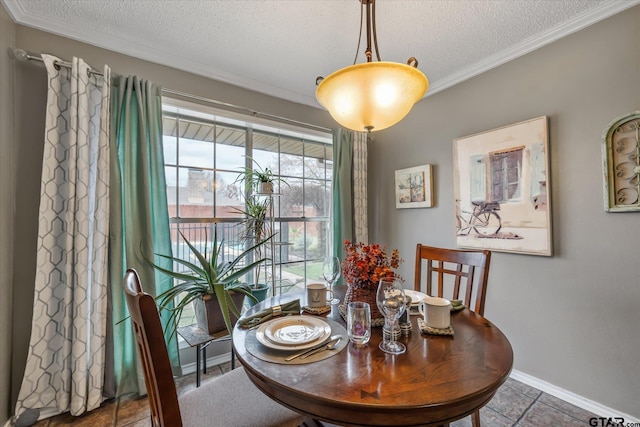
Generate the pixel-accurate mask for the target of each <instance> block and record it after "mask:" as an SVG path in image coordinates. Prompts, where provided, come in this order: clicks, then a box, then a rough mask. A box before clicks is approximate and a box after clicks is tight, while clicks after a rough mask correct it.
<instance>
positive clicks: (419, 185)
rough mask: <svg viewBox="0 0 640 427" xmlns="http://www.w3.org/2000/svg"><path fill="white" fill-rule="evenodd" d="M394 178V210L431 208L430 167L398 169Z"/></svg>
mask: <svg viewBox="0 0 640 427" xmlns="http://www.w3.org/2000/svg"><path fill="white" fill-rule="evenodd" d="M395 178H396V208H398V209H403V208H430V207H431V206H433V196H432V194H433V192H432V191H431V165H422V166H416V167H413V168H407V169H398V170H397V171H396V172H395Z"/></svg>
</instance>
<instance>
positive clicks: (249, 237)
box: [236, 197, 274, 305]
mask: <svg viewBox="0 0 640 427" xmlns="http://www.w3.org/2000/svg"><path fill="white" fill-rule="evenodd" d="M270 204H271V202H270V200H269V199H268V198H265V197H248V198H246V200H245V209H244V210H243V209H238V208H236V210H237V211H238V212H240V213H242V214H244V215H245V218H244V219H243V220H242V221H241V222H240V223H239V224H238V225H239V226H240V227H242V228H243V230H242V232H241V233H240V237H241V238H242V240H244V241H246V242H249V244H251V245H253V246H252V247H253V248H254V249H253V252H254V258H255V259H262V260H266V257H264V256H263V255H264V245H263V243H264V242H266V241H267V240H269V239H271V238H273V237H274V235H273V234H271V230H270V222H269V219H268V218H267V216H268V214H269V208H270ZM262 267H263V266H262V265H261V264H258V265H256V266H255V268H254V275H253V284H251V285H250V288H251V293H252V295H253V296H254V297H255V298H256V301H252V300H249V304H250V305H253V304H255V303H256V302H259V301H262V300H264V299H265V297H266V296H267V291H268V290H269V286H268V285H267V284H266V283H261V282H260V275H261V272H262V271H261V270H262ZM265 279H266V271H265Z"/></svg>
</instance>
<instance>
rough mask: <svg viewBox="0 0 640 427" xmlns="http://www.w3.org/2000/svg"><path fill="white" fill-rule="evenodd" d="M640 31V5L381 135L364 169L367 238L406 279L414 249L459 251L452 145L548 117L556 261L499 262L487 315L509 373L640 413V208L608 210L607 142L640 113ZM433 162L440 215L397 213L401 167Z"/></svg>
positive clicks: (437, 99) (476, 82)
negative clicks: (617, 124) (501, 340)
mask: <svg viewBox="0 0 640 427" xmlns="http://www.w3.org/2000/svg"><path fill="white" fill-rule="evenodd" d="M638 22H640V6H636V7H634V8H632V9H630V10H628V11H625V12H623V13H621V14H619V15H616V16H613V17H612V18H609V19H607V20H605V21H603V22H600V23H598V24H595V25H594V26H592V27H590V28H587V29H585V30H582V31H580V32H578V33H576V34H573V35H571V36H569V37H567V38H564V39H562V40H559V41H557V42H555V43H553V44H551V45H548V46H546V47H543V48H541V49H539V50H537V51H535V52H532V53H530V54H528V55H526V56H524V57H522V58H519V59H517V60H515V61H512V62H510V63H508V64H505V65H503V66H501V67H499V68H496V69H494V70H492V71H489V72H487V73H484V74H482V75H480V76H478V77H475V78H473V79H471V80H469V81H467V82H464V83H462V84H459V85H457V86H455V87H453V88H450V89H448V90H446V91H443V92H440V93H438V94H436V95H434V96H432V97H427V98H426V99H424V100H422V101H421V102H420V103H419V104H418V105H416V107H415V108H414V110H413V111H412V112H411V113H410V115H409V116H408V117H407V118H406V119H405V120H404V121H402V122H401V123H400V124H398V125H396V126H395V127H392V128H390V129H388V130H385V131H382V132H380V133H375V134H374V135H373V138H374V139H375V141H374V142H372V143H371V144H370V155H369V165H368V167H369V198H370V204H369V215H370V228H369V229H370V233H371V235H370V240H371V241H374V242H379V243H383V244H386V245H387V247H389V248H396V247H397V248H398V249H399V250H400V254H401V255H402V256H403V257H404V259H405V263H404V264H403V266H402V269H401V273H402V274H403V275H404V277H405V278H406V279H408V280H409V282H411V281H412V280H413V265H414V264H413V263H414V261H413V259H414V257H415V245H416V243H424V244H429V245H435V246H443V247H455V241H454V220H453V218H454V216H453V215H454V200H453V177H452V174H453V171H452V141H453V139H455V138H459V137H462V136H467V135H471V134H474V133H478V132H482V131H485V130H490V129H494V128H497V127H501V126H504V125H508V124H512V123H516V122H519V121H523V120H527V119H531V118H534V117H538V116H542V115H546V116H548V117H549V126H550V154H551V157H550V160H551V193H552V217H553V218H552V222H553V234H554V238H553V243H554V253H555V255H554V256H553V257H551V258H549V257H539V256H529V255H516V254H506V253H497V252H496V253H494V254H493V259H492V265H491V272H490V281H489V288H488V295H487V303H486V311H485V315H486V316H487V317H488V318H489V319H490V320H491V321H493V322H494V323H495V324H496V325H498V326H499V327H500V328H501V329H502V330H503V331H504V332H505V334H506V335H507V337H508V338H509V340H510V341H511V344H512V345H513V348H514V353H515V366H514V369H517V370H519V371H521V372H524V373H526V374H529V375H532V376H534V377H537V378H538V379H541V380H543V381H547V382H549V383H551V384H553V385H556V386H558V387H561V388H563V389H566V390H568V391H570V392H573V393H576V394H578V395H580V396H583V397H585V398H587V399H591V400H593V401H596V402H599V403H601V404H603V405H606V406H608V407H610V408H614V409H616V410H619V411H621V412H623V413H626V414H629V415H632V416H634V417H636V418H638V417H640V332H639V330H638V326H639V325H640V309H639V308H640V212H634V213H605V211H604V209H603V195H602V187H603V184H602V167H601V151H600V150H601V147H600V139H601V135H602V133H603V131H604V129H605V128H606V127H607V126H608V124H609V123H610V122H611V121H612V120H613V119H614V118H616V117H618V116H621V115H624V114H626V113H629V112H632V111H634V110H640V25H638ZM423 64H424V65H423ZM421 69H423V70H425V71H426V74H427V76H428V72H429V63H428V58H427V60H424V61H421ZM427 163H430V164H432V165H434V167H435V178H434V189H435V198H436V204H435V207H434V208H431V209H404V210H396V209H395V206H394V197H393V176H394V175H393V172H394V170H395V169H401V168H407V167H412V166H417V165H420V164H427Z"/></svg>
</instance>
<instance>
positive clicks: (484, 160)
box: [453, 116, 553, 256]
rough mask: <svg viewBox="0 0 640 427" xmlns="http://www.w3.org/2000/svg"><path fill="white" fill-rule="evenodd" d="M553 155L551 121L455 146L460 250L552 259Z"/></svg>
mask: <svg viewBox="0 0 640 427" xmlns="http://www.w3.org/2000/svg"><path fill="white" fill-rule="evenodd" d="M548 150H549V132H548V124H547V117H546V116H542V117H538V118H535V119H531V120H527V121H524V122H520V123H516V124H513V125H509V126H505V127H502V128H499V129H494V130H490V131H487V132H482V133H478V134H475V135H471V136H465V137H463V138H458V139H456V140H454V141H453V161H454V165H453V166H454V167H453V170H454V192H455V228H456V244H457V245H458V246H459V247H462V248H471V249H489V250H492V251H500V252H513V253H521V254H530V255H543V256H551V255H552V250H553V244H552V238H551V205H550V202H551V197H550V194H549V191H550V189H551V187H550V185H549V156H548Z"/></svg>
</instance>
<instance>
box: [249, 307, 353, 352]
mask: <svg viewBox="0 0 640 427" xmlns="http://www.w3.org/2000/svg"><path fill="white" fill-rule="evenodd" d="M325 298H326V297H325ZM283 307H284V308H286V310H285V309H283ZM285 312H286V315H285V316H282V314H284V313H285ZM274 313H275V314H274ZM242 321H243V323H241V324H240V326H241V327H243V328H247V327H248V328H249V329H250V331H249V333H248V334H247V336H246V339H245V347H246V349H247V351H248V352H249V353H251V354H252V355H254V356H255V357H257V358H259V359H262V360H265V361H268V362H273V363H281V364H291V365H296V364H305V363H312V362H316V361H319V360H323V359H326V358H329V357H331V356H333V355H335V354H337V353H339V352H340V351H341V350H342V349H344V348H345V347H346V346H347V345H348V343H349V340H348V339H347V331H346V329H345V328H344V327H343V326H342V325H340V324H339V323H337V322H335V321H333V320H331V319H326V318H320V317H316V316H309V315H305V314H302V315H300V300H295V301H292V302H289V303H287V304H283V305H282V306H275V307H270V308H268V309H265V310H261V311H259V312H258V313H255V314H254V315H251V316H248V317H247V318H245V319H242Z"/></svg>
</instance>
